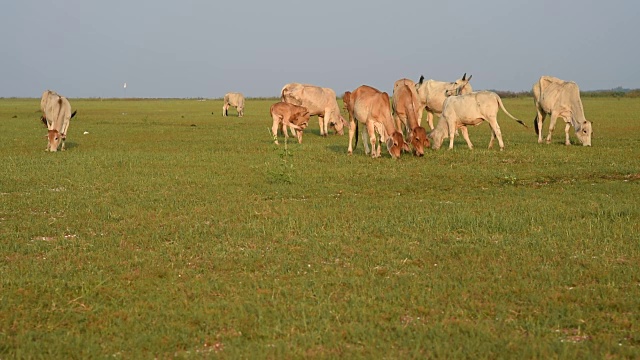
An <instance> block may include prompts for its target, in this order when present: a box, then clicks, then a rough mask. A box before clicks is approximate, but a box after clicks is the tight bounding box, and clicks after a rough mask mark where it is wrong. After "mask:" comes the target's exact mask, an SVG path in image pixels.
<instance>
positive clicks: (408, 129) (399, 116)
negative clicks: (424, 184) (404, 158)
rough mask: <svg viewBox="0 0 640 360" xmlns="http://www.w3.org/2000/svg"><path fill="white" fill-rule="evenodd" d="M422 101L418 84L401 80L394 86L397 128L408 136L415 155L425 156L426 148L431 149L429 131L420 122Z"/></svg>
mask: <svg viewBox="0 0 640 360" xmlns="http://www.w3.org/2000/svg"><path fill="white" fill-rule="evenodd" d="M419 109H420V99H418V92H417V91H416V84H415V83H414V82H413V81H412V80H409V79H400V80H398V81H396V82H395V83H394V84H393V105H392V110H393V118H394V120H395V122H396V128H397V129H398V130H400V129H402V127H403V126H404V129H405V134H408V139H409V143H410V144H411V145H412V147H413V154H414V155H417V156H423V155H424V148H425V147H429V139H428V138H427V130H426V129H425V128H423V127H422V126H420V124H419V122H418V111H419Z"/></svg>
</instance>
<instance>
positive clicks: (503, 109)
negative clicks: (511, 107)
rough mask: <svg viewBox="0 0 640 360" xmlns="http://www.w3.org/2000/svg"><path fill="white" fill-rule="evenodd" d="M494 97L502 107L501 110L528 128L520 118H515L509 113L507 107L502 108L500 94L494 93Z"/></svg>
mask: <svg viewBox="0 0 640 360" xmlns="http://www.w3.org/2000/svg"><path fill="white" fill-rule="evenodd" d="M496 98H497V99H498V105H500V108H501V109H502V111H504V113H505V114H507V115H509V117H510V118H512V119H513V120H515V121H517V122H519V123H520V125H522V126H524V127H526V128H527V129H528V128H529V127H528V126H527V124H525V123H524V122H523V121H522V120H520V119H518V118H516V117H515V116H513V115H511V114H510V113H509V112H508V111H507V109H505V108H504V104H503V103H502V99H500V96H498V95H497V94H496Z"/></svg>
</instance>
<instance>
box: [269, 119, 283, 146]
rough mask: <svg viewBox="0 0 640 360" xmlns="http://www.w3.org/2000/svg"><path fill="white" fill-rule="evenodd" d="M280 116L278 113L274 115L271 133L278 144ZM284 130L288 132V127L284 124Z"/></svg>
mask: <svg viewBox="0 0 640 360" xmlns="http://www.w3.org/2000/svg"><path fill="white" fill-rule="evenodd" d="M281 123H282V122H281V120H280V117H279V116H277V115H273V125H272V126H271V134H272V135H273V142H274V143H275V144H276V145H278V128H279V127H280V124H281ZM282 132H284V133H286V132H287V128H286V127H284V126H283V128H282Z"/></svg>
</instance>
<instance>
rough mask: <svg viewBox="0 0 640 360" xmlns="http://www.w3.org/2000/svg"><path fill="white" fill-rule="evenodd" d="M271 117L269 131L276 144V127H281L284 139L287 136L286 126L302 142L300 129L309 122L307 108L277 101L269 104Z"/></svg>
mask: <svg viewBox="0 0 640 360" xmlns="http://www.w3.org/2000/svg"><path fill="white" fill-rule="evenodd" d="M269 111H270V112H271V118H272V119H273V126H272V127H271V132H272V134H273V140H274V142H275V144H276V145H278V129H279V128H282V132H283V133H284V137H285V139H288V138H289V134H288V132H287V127H289V128H290V129H291V133H292V134H293V135H294V136H296V137H297V139H298V143H302V131H303V130H304V129H305V128H306V127H307V125H308V124H309V116H310V115H309V110H307V108H305V107H304V106H298V105H293V104H289V103H285V102H277V103H275V104H273V105H271V109H270V110H269ZM296 130H297V131H296Z"/></svg>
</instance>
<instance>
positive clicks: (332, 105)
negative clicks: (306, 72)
mask: <svg viewBox="0 0 640 360" xmlns="http://www.w3.org/2000/svg"><path fill="white" fill-rule="evenodd" d="M280 96H281V100H282V101H284V102H287V103H290V104H294V105H299V106H304V107H306V108H307V109H308V110H309V113H310V114H311V116H314V115H318V123H319V125H320V135H322V136H327V135H328V129H329V124H331V125H333V127H334V128H335V130H336V133H338V134H339V135H343V134H344V130H343V127H344V125H345V124H346V121H345V120H344V118H343V117H342V115H340V107H339V106H338V101H337V100H336V93H335V91H333V90H332V89H330V88H323V87H319V86H314V85H307V84H299V83H290V84H286V85H285V86H284V87H283V88H282V91H281V92H280Z"/></svg>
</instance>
